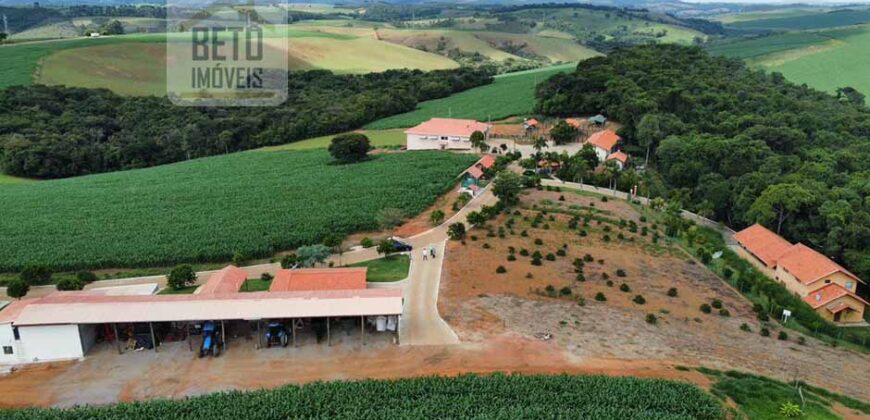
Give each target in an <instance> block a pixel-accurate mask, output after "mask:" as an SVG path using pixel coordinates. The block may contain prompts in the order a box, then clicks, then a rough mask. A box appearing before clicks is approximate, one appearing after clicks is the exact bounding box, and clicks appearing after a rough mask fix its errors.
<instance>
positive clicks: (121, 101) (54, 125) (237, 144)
mask: <svg viewBox="0 0 870 420" xmlns="http://www.w3.org/2000/svg"><path fill="white" fill-rule="evenodd" d="M288 81H289V99H288V100H287V101H286V102H285V103H284V104H283V105H281V106H278V107H243V108H205V107H178V106H174V105H172V104H170V102H169V101H168V100H167V99H166V98H156V97H125V96H119V95H115V94H113V93H112V92H109V91H107V90H99V89H84V88H65V87H47V86H30V87H14V88H9V89H6V90H4V91H0V164H2V168H3V170H4V172H6V173H7V174H10V175H17V176H24V177H34V178H61V177H69V176H75V175H83V174H90V173H98V172H108V171H115V170H121V169H130V168H139V167H147V166H154V165H160V164H164V163H170V162H177V161H180V160H185V159H191V158H196V157H202V156H209V155H215V154H220V153H230V152H234V151H239V150H246V149H251V148H256V147H261V146H266V145H274V144H281V143H288V142H292V141H295V140H300V139H304V138H308V137H313V136H319V135H325V134H333V133H340V132H343V131H347V130H352V129H356V128H358V127H361V126H363V125H365V124H366V123H369V122H371V121H374V120H376V119H379V118H383V117H386V116H389V115H393V114H399V113H402V112H407V111H410V110H413V109H414V108H415V107H416V105H417V103H418V102H420V101H424V100H429V99H435V98H441V97H444V96H448V95H450V94H451V93H454V92H458V91H462V90H466V89H469V88H471V87H475V86H479V85H483V84H487V83H490V82H491V81H492V77H491V76H490V75H489V74H487V73H485V72H483V71H480V70H472V69H464V68H463V69H455V70H438V71H432V72H428V73H424V72H422V71H418V70H391V71H387V72H384V73H371V74H365V75H335V74H332V73H331V72H329V71H325V70H313V71H307V72H294V73H290V74H289V77H288Z"/></svg>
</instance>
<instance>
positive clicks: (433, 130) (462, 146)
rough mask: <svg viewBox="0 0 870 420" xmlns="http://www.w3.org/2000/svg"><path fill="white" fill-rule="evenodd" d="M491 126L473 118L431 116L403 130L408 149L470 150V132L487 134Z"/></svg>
mask: <svg viewBox="0 0 870 420" xmlns="http://www.w3.org/2000/svg"><path fill="white" fill-rule="evenodd" d="M491 129H492V126H490V125H489V124H484V123H482V122H479V121H475V120H462V119H455V118H432V119H430V120H429V121H426V122H423V123H421V124H419V125H417V126H415V127H411V128H409V129H407V130H405V135H406V136H407V149H408V150H470V149H471V134H472V133H474V132H475V131H480V132H481V133H483V135H484V136H487V137H488V136H489V132H490V130H491Z"/></svg>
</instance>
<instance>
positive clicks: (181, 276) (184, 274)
mask: <svg viewBox="0 0 870 420" xmlns="http://www.w3.org/2000/svg"><path fill="white" fill-rule="evenodd" d="M194 283H196V272H195V271H193V267H191V266H190V265H188V264H182V265H179V266H176V267H175V268H173V269H172V271H170V272H169V277H168V278H167V280H166V284H168V285H169V287H171V288H173V289H175V290H179V289H183V288H185V287H187V286H190V285H191V284H194Z"/></svg>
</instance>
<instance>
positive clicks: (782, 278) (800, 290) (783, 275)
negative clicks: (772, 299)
mask: <svg viewBox="0 0 870 420" xmlns="http://www.w3.org/2000/svg"><path fill="white" fill-rule="evenodd" d="M775 273H776V274H775V276H774V278H775V279H776V281H778V282H780V283H782V284H783V285H785V288H786V289H788V290H790V291H791V292H792V293H796V294H797V295H798V296H800V297H804V296H806V295H807V294H809V293H810V290H812V289H815V288H818V287H820V286H816V285H814V287H813V288H812V289H811V288H810V287H808V286H806V285H804V284H803V283H801V282H800V281H799V280H798V279H797V278H795V276H793V275H792V274H791V273H789V272H788V271H785V269H784V268H782V266H781V265H777V266H776V272H775ZM822 285H824V284H822Z"/></svg>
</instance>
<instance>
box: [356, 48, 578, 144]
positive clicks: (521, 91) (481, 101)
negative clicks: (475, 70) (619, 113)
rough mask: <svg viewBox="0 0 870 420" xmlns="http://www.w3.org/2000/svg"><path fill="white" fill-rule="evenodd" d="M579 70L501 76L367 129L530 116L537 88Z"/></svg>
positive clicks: (557, 68) (550, 69) (559, 68)
mask: <svg viewBox="0 0 870 420" xmlns="http://www.w3.org/2000/svg"><path fill="white" fill-rule="evenodd" d="M575 67H576V64H562V65H558V66H552V67H546V68H542V69H535V70H528V71H523V72H517V73H509V74H504V75H499V76H496V77H495V81H494V82H493V83H491V84H489V85H486V86H480V87H477V88H473V89H469V90H467V91H464V92H460V93H457V94H455V95H451V96H448V97H446V98H441V99H435V100H431V101H425V102H422V103H420V104H419V105H418V106H417V109H416V110H414V111H411V112H406V113H404V114H399V115H394V116H391V117H387V118H383V119H380V120H378V121H374V122H372V123H369V124H368V125H366V127H365V128H366V129H371V130H383V129H390V128H405V127H412V126H414V125H417V124H419V123H421V122H423V121H426V120H428V119H430V118H433V117H448V116H450V117H451V118H468V119H476V120H479V121H488V120H493V121H495V120H500V119H503V118H506V117H510V116H514V115H523V114H528V113H529V112H531V111H532V109H534V107H535V86H536V85H537V84H538V83H540V82H542V81H544V80H546V79H547V78H549V77H550V76H552V75H554V74H557V73H563V72H570V71H572V70H573V69H574V68H575Z"/></svg>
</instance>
